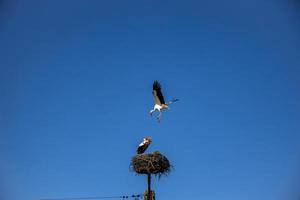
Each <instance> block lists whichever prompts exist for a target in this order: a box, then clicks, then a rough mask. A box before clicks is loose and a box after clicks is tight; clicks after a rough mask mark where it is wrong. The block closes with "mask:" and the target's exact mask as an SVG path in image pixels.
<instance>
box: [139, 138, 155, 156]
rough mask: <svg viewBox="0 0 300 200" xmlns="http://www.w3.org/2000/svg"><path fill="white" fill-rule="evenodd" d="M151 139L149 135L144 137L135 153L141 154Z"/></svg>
mask: <svg viewBox="0 0 300 200" xmlns="http://www.w3.org/2000/svg"><path fill="white" fill-rule="evenodd" d="M151 142H152V139H151V137H144V139H143V142H141V144H140V145H139V147H138V149H137V150H136V153H137V154H143V153H144V152H145V151H146V149H147V148H148V146H149V145H150V144H151Z"/></svg>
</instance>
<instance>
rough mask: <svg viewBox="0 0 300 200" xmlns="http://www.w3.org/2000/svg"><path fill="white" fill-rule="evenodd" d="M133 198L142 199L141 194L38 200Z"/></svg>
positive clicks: (45, 199)
mask: <svg viewBox="0 0 300 200" xmlns="http://www.w3.org/2000/svg"><path fill="white" fill-rule="evenodd" d="M129 198H135V199H139V198H142V195H141V194H137V195H134V194H133V195H123V196H110V197H72V198H44V199H40V200H89V199H129Z"/></svg>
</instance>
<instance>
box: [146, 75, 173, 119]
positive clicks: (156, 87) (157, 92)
mask: <svg viewBox="0 0 300 200" xmlns="http://www.w3.org/2000/svg"><path fill="white" fill-rule="evenodd" d="M152 94H153V97H154V102H155V104H154V107H153V109H152V110H150V115H151V116H152V113H153V112H155V111H158V112H159V115H158V116H157V121H158V122H160V118H161V115H162V111H164V110H165V109H169V105H170V104H172V103H174V102H176V101H178V99H172V100H171V101H169V102H165V99H164V96H163V94H162V92H161V85H160V83H159V82H158V81H154V82H153V90H152Z"/></svg>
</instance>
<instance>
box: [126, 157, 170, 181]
mask: <svg viewBox="0 0 300 200" xmlns="http://www.w3.org/2000/svg"><path fill="white" fill-rule="evenodd" d="M130 166H131V169H132V170H134V171H135V172H136V173H137V174H154V175H157V176H159V177H161V176H162V175H168V174H169V173H170V171H171V165H170V162H169V160H168V159H167V158H166V156H164V155H162V154H161V153H160V152H159V151H155V152H154V153H149V154H138V155H136V156H134V157H133V158H132V160H131V164H130Z"/></svg>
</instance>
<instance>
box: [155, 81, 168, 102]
mask: <svg viewBox="0 0 300 200" xmlns="http://www.w3.org/2000/svg"><path fill="white" fill-rule="evenodd" d="M152 94H153V96H154V101H155V104H158V105H162V104H165V99H164V96H163V95H162V92H161V86H160V84H159V82H158V81H154V83H153V92H152Z"/></svg>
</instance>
